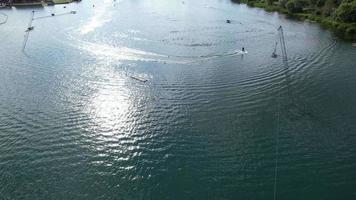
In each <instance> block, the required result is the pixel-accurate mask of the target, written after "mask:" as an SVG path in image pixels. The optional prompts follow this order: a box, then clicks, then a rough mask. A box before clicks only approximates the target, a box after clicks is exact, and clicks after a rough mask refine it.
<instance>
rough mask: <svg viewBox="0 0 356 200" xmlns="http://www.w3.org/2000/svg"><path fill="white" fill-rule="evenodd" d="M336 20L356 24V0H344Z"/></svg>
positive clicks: (337, 12) (338, 9)
mask: <svg viewBox="0 0 356 200" xmlns="http://www.w3.org/2000/svg"><path fill="white" fill-rule="evenodd" d="M335 16H336V19H337V20H339V21H342V22H353V23H355V22H356V0H344V1H342V3H341V5H340V6H339V8H337V9H336V15H335Z"/></svg>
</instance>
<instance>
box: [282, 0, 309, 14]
mask: <svg viewBox="0 0 356 200" xmlns="http://www.w3.org/2000/svg"><path fill="white" fill-rule="evenodd" d="M306 5H307V3H306V2H305V1H302V0H290V1H288V3H287V4H286V8H287V10H288V12H290V13H299V12H302V11H303V8H304V7H305V6H306Z"/></svg>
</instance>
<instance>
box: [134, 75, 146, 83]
mask: <svg viewBox="0 0 356 200" xmlns="http://www.w3.org/2000/svg"><path fill="white" fill-rule="evenodd" d="M131 78H132V79H134V80H136V81H140V82H142V83H145V82H147V79H144V78H141V77H136V76H131Z"/></svg>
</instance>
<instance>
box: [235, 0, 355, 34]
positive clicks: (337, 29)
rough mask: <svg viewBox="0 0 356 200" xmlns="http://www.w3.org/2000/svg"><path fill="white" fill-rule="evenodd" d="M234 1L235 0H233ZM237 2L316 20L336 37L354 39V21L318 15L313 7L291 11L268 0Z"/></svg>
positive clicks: (290, 15)
mask: <svg viewBox="0 0 356 200" xmlns="http://www.w3.org/2000/svg"><path fill="white" fill-rule="evenodd" d="M234 2H236V1H234ZM237 3H244V4H247V5H248V6H251V7H257V8H263V9H264V10H266V11H268V12H279V13H283V14H286V15H288V16H289V17H291V18H293V19H297V20H307V21H310V22H317V23H319V24H321V25H322V26H323V27H325V28H328V29H330V30H331V31H332V32H334V33H335V34H336V35H337V36H338V37H340V38H342V39H347V40H356V22H353V21H352V22H342V21H341V20H337V19H336V17H335V15H334V16H333V15H330V16H325V15H318V12H316V11H315V9H308V8H305V9H302V10H301V11H299V12H295V13H292V12H291V11H290V10H288V9H287V8H286V7H285V6H282V5H281V3H280V2H272V3H271V2H268V0H260V1H251V0H240V1H238V2H237Z"/></svg>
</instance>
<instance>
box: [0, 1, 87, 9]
mask: <svg viewBox="0 0 356 200" xmlns="http://www.w3.org/2000/svg"><path fill="white" fill-rule="evenodd" d="M79 1H81V0H50V1H40V2H26V3H4V4H2V5H1V6H0V8H6V7H12V6H14V7H25V6H43V7H44V6H53V5H57V4H69V3H73V2H79Z"/></svg>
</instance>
